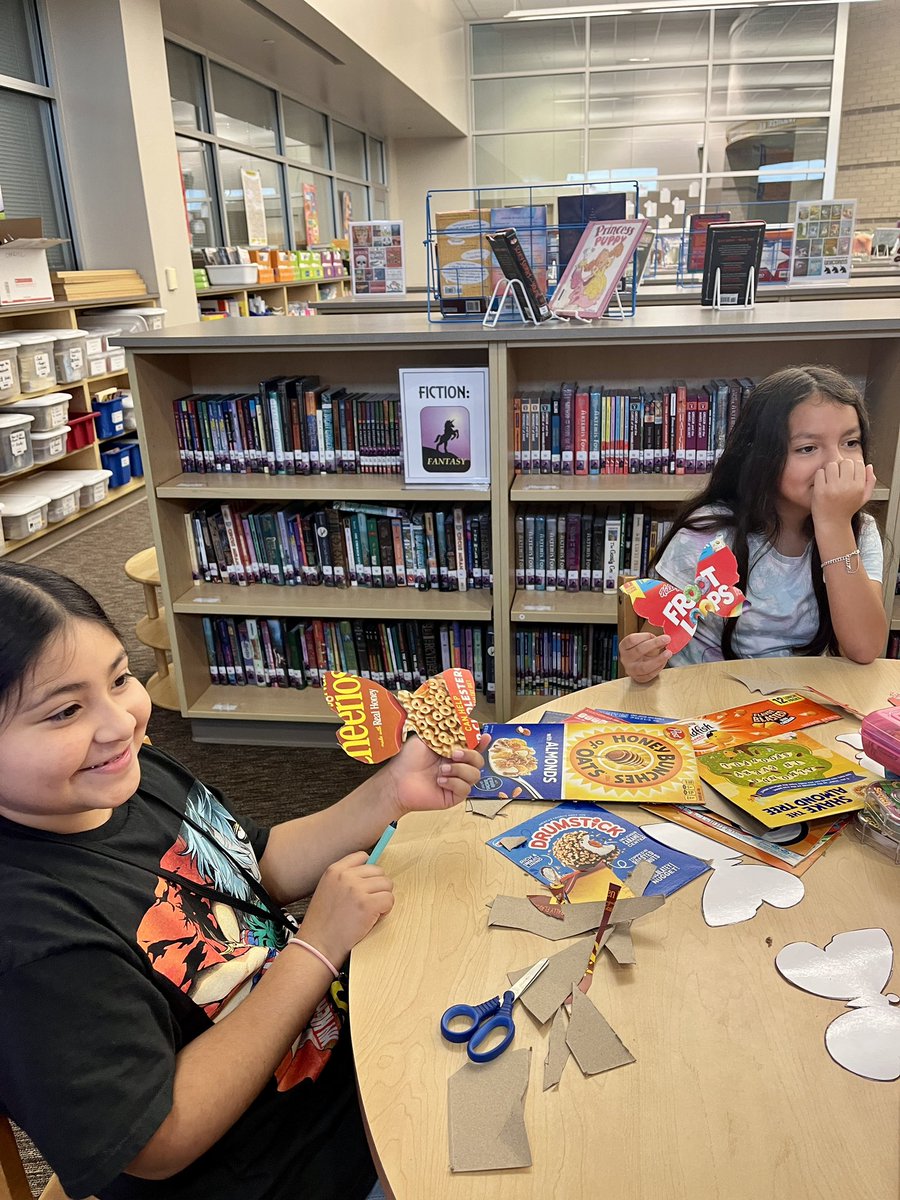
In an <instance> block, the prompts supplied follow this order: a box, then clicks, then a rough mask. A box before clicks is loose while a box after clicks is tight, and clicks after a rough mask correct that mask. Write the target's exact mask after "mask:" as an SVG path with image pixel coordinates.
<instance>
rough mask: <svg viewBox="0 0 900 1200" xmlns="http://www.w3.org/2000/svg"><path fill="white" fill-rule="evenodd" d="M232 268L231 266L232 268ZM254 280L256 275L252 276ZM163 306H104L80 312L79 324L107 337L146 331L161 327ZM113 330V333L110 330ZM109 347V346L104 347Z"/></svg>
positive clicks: (163, 312)
mask: <svg viewBox="0 0 900 1200" xmlns="http://www.w3.org/2000/svg"><path fill="white" fill-rule="evenodd" d="M232 269H233V268H232ZM253 278H254V281H255V279H256V276H255V275H254V276H253ZM165 317H166V310H165V309H164V308H154V307H152V306H150V307H147V308H104V309H101V310H99V311H98V312H88V313H82V314H81V315H80V316H79V318H78V323H79V325H82V326H83V327H84V328H85V329H90V330H92V331H94V332H96V331H97V330H102V331H103V332H104V334H105V335H106V336H107V337H114V336H115V333H147V332H149V331H150V330H153V329H162V327H163V324H164V322H165ZM113 330H115V333H113V332H112V331H113ZM106 348H107V349H109V347H108V346H107V347H106Z"/></svg>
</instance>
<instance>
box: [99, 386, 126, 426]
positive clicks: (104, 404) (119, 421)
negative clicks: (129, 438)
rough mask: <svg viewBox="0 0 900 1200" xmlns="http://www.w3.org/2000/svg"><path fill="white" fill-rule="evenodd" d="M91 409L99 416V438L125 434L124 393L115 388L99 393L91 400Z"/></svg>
mask: <svg viewBox="0 0 900 1200" xmlns="http://www.w3.org/2000/svg"><path fill="white" fill-rule="evenodd" d="M91 408H92V409H93V410H94V412H95V413H96V414H97V437H98V438H110V437H116V436H117V435H118V434H120V433H124V432H125V417H124V413H123V410H122V393H121V392H119V391H117V390H116V389H115V388H109V389H108V390H107V391H105V392H98V393H97V395H96V396H93V397H92V398H91Z"/></svg>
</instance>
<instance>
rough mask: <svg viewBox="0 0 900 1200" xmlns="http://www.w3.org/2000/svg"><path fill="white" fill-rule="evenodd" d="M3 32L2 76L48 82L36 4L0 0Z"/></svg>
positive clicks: (0, 67)
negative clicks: (36, 16)
mask: <svg viewBox="0 0 900 1200" xmlns="http://www.w3.org/2000/svg"><path fill="white" fill-rule="evenodd" d="M0 29H2V30H3V36H2V37H0V75H9V76H11V77H12V78H13V79H23V80H25V82H26V83H46V82H47V79H46V76H45V74H44V59H43V55H42V53H41V42H40V36H39V34H38V28H37V21H36V18H35V12H34V7H33V5H32V4H31V3H27V2H24V0H0Z"/></svg>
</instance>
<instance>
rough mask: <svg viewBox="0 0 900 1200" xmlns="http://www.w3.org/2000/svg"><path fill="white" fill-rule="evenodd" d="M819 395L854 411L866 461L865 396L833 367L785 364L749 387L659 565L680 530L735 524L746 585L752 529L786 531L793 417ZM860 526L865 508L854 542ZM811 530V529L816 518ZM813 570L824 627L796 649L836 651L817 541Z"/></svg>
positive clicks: (728, 630)
mask: <svg viewBox="0 0 900 1200" xmlns="http://www.w3.org/2000/svg"><path fill="white" fill-rule="evenodd" d="M818 397H821V398H822V399H824V400H831V401H833V402H834V403H836V404H846V405H848V407H850V408H853V409H854V410H855V411H856V415H857V418H858V420H859V431H860V445H861V447H862V452H863V460H864V461H865V462H868V458H869V414H868V413H867V412H866V406H865V401H864V400H863V398H862V396H861V395H860V393H859V391H858V390H857V389H856V388H855V387H854V385H853V384H852V383H851V382H850V381H849V379H846V378H845V377H844V376H843V375H842V374H841V373H840V371H838V370H836V369H835V368H834V367H818V366H802V367H785V369H784V370H783V371H776V372H775V373H774V375H769V376H767V377H766V378H765V379H763V380H762V382H761V383H758V384H757V385H756V387H755V388H754V389H753V391H752V392H751V393H750V396H749V397H748V399H747V401H746V403H745V404H744V406H743V408H742V409H741V414H740V416H739V417H738V419H737V421H736V423H735V426H734V429H732V431H731V434H730V435H729V437H728V440H727V442H726V443H725V449H724V451H723V453H722V457H721V458H720V459H719V461H718V462H717V463H716V465H715V467H714V468H713V472H712V474H711V475H710V478H709V483H708V484H707V485H706V487H705V488H704V489H703V491H702V492H700V493H699V495H697V496H694V497H693V499H691V500H689V501H688V502H687V505H686V506H685V508H684V509H683V511H682V512H681V513H680V514H679V516H678V518H677V520H676V521H675V522H674V524H673V525H672V528H671V530H670V531H669V533H668V534H667V535H666V537H665V538H664V539H663V541H662V543H661V544H660V546H659V547H658V549H657V551H656V556H655V558H654V565H655V563H656V562H658V561H659V557H660V555H661V554H662V552H663V551H664V550H665V549H666V547H667V546H668V545H669V543H670V542H671V541H672V539H673V537H675V535H676V534H677V533H678V532H679V530H681V529H692V530H698V531H706V530H710V531H711V530H713V529H721V528H723V527H725V528H727V529H733V530H734V536H733V540H732V549H733V550H734V554H735V557H736V558H737V563H738V570H739V571H740V586H741V587H742V588H744V589H746V586H747V580H748V576H749V574H750V561H749V560H750V550H749V545H748V542H747V538H748V535H749V534H751V533H752V534H761V535H763V536H764V537H765V538H767V539H768V541H769V542H770V543H771V544H772V545H774V544H775V542H776V541H777V539H778V534H779V533H780V531H781V521H780V520H779V516H778V508H777V500H778V494H779V484H780V481H781V476H782V473H783V471H784V465H785V461H786V459H787V454H788V427H789V422H790V415H791V413H792V412H793V410H794V409H795V408H796V407H797V405H798V404H802V403H803V401H804V400H812V399H814V398H818ZM707 507H713V508H714V509H716V510H718V511H717V512H712V513H707V514H705V515H699V514H700V510H701V509H704V508H707ZM861 525H862V511H860V512H858V513H855V514H854V516H853V520H852V526H853V533H854V536H855V537H856V540H857V542H858V541H859V530H860V526H861ZM809 532H810V534H812V519H811V518H810V521H809ZM810 573H811V582H812V589H813V593H814V595H815V598H816V605H817V606H818V609H819V627H818V629H817V630H816V632H815V635H814V636H813V637H812V638H811V639H810V641H809V642H807V644H806V645H805V646H800V647H798V648H797V650H796V651H795V653H797V654H810V655H813V654H822V653H823V651H825V650H826V649H829V650H831V651H832V652H833V653H838V645H837V639H836V637H835V636H834V628H833V626H832V624H831V612H830V611H829V608H828V596H827V593H826V591H825V581H824V579H823V578H822V560H821V557H820V555H819V550H818V547H817V546H816V543H815V539H813V543H812V554H811V556H810ZM738 620H739V618H737V617H730V618H729V619H728V620H727V621H726V622H725V624H724V629H723V630H722V656H723V658H726V659H733V658H737V657H738V656H737V654H735V652H734V650H733V648H732V642H733V640H734V631H735V627H736V625H737V622H738Z"/></svg>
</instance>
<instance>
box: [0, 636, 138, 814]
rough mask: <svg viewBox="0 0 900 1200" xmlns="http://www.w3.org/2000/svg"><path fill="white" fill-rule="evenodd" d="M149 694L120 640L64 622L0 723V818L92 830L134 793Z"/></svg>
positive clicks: (45, 648) (24, 680) (37, 660)
mask: <svg viewBox="0 0 900 1200" xmlns="http://www.w3.org/2000/svg"><path fill="white" fill-rule="evenodd" d="M149 718H150V697H149V696H148V695H147V692H146V691H145V690H144V688H143V687H142V685H141V684H140V683H139V682H138V680H137V679H135V678H134V677H133V676H132V675H129V674H128V662H127V657H126V654H125V651H124V649H123V647H122V644H121V642H120V641H119V640H118V638H117V637H115V636H114V635H113V634H112V633H111V632H110V631H109V630H108V629H106V628H104V627H103V626H102V625H99V624H97V623H95V622H93V621H85V620H77V619H76V620H71V621H69V622H68V623H67V624H66V625H65V626H64V627H63V628H62V629H61V630H60V631H59V632H58V633H57V634H55V635H54V636H53V637H52V638H51V639H50V640H49V641H48V643H47V644H46V646H45V647H44V649H43V652H42V653H41V654H40V656H39V657H38V658H37V659H36V661H35V664H34V667H33V668H32V670H30V671H29V673H28V675H27V676H26V677H25V679H23V681H22V692H21V696H20V697H19V698H18V702H17V703H15V704H14V705H11V706H10V708H9V710H8V711H7V712H5V713H4V714H3V716H2V719H0V815H2V816H4V817H8V818H9V820H11V821H16V822H18V823H19V824H20V825H28V826H31V827H32V828H35V829H46V830H49V831H52V832H54V833H80V832H83V831H84V830H87V829H96V828H97V827H99V826H100V825H102V824H103V823H104V822H105V821H107V820H108V818H109V816H110V814H111V812H112V810H113V809H114V808H118V807H119V806H120V805H122V804H124V803H125V801H126V800H128V799H129V798H130V797H131V796H132V795H133V794H134V792H135V791H136V789H137V787H138V784H139V783H140V778H141V771H140V766H139V764H138V758H137V756H138V751H139V749H140V746H141V742H142V741H143V737H144V733H145V731H146V729H147V721H148V720H149Z"/></svg>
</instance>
